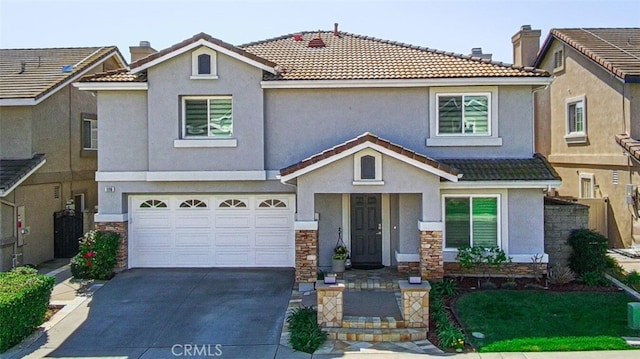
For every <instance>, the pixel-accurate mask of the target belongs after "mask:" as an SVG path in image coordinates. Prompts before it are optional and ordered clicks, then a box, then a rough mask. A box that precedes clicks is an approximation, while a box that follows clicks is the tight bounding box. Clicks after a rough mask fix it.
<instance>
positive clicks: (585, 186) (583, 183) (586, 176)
mask: <svg viewBox="0 0 640 359" xmlns="http://www.w3.org/2000/svg"><path fill="white" fill-rule="evenodd" d="M578 177H579V179H580V181H579V182H580V189H579V193H580V198H594V197H595V196H594V187H595V186H594V184H593V183H594V176H593V173H580V176H578Z"/></svg>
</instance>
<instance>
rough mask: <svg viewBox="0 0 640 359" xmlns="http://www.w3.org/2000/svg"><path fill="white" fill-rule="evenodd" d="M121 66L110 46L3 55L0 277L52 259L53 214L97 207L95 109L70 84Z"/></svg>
mask: <svg viewBox="0 0 640 359" xmlns="http://www.w3.org/2000/svg"><path fill="white" fill-rule="evenodd" d="M123 66H126V62H125V61H124V60H123V59H122V56H121V55H120V53H119V52H118V50H117V48H116V47H113V46H108V47H82V48H48V49H2V50H0V203H1V205H0V218H1V220H0V270H8V269H10V268H11V267H12V266H13V265H14V264H15V265H22V264H27V263H28V264H39V263H41V262H43V261H46V260H49V259H52V258H53V257H54V218H53V215H54V212H56V211H60V210H63V209H65V207H66V206H67V204H68V203H69V204H71V201H74V203H73V206H74V208H75V209H76V210H78V211H85V210H90V211H91V212H93V209H94V207H95V206H96V205H97V204H98V194H97V186H96V182H95V180H94V176H95V171H96V169H97V156H96V150H97V117H96V114H97V109H96V104H97V101H96V98H95V96H93V95H92V94H91V93H89V92H86V91H79V90H78V89H77V88H75V87H73V86H72V83H73V82H74V81H77V80H78V79H79V78H81V77H82V76H85V75H87V74H90V73H95V72H104V71H107V70H111V69H117V68H121V67H123ZM87 222H91V217H87ZM14 259H15V261H16V262H15V263H14Z"/></svg>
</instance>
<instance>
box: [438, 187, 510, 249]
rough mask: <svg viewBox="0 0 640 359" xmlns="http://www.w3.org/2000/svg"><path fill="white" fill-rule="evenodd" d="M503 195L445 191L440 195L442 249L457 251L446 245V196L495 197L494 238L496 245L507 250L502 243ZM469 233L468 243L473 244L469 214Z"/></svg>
mask: <svg viewBox="0 0 640 359" xmlns="http://www.w3.org/2000/svg"><path fill="white" fill-rule="evenodd" d="M503 197H504V196H503V195H502V194H500V193H446V194H443V195H442V202H441V203H442V249H443V250H444V251H457V250H458V248H457V247H447V233H446V232H447V208H446V199H447V198H471V199H473V198H496V199H497V203H496V210H497V213H496V219H497V227H498V228H497V231H496V233H497V235H498V238H496V246H497V247H498V248H500V249H502V250H504V251H505V252H506V251H507V249H506V246H505V245H503V242H502V239H503V238H502V237H503V236H502V231H503V228H502V215H503V214H502V206H503V202H504V201H506V198H504V199H503ZM469 203H470V205H472V204H471V203H473V200H472V201H470V202H469ZM470 233H471V237H470V238H469V245H470V246H473V216H471V223H470Z"/></svg>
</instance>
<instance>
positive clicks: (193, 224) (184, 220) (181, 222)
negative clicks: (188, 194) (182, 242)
mask: <svg viewBox="0 0 640 359" xmlns="http://www.w3.org/2000/svg"><path fill="white" fill-rule="evenodd" d="M189 212H191V211H189ZM194 212H195V211H194ZM198 212H199V213H198ZM210 227H211V216H209V215H208V214H206V213H205V214H203V213H202V212H200V211H197V212H196V213H180V214H178V215H176V228H177V229H188V228H210Z"/></svg>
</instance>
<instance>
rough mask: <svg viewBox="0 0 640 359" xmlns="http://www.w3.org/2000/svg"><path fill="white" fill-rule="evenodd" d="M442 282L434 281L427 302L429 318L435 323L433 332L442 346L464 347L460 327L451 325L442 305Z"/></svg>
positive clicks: (463, 338) (463, 337)
mask: <svg viewBox="0 0 640 359" xmlns="http://www.w3.org/2000/svg"><path fill="white" fill-rule="evenodd" d="M443 283H444V282H440V283H435V284H434V288H433V289H432V290H431V292H429V304H430V307H431V318H432V319H433V322H434V323H435V326H436V328H435V332H436V335H437V336H438V339H440V346H441V347H442V348H453V349H461V348H463V347H464V343H465V339H466V338H465V336H464V334H462V330H460V328H458V327H456V326H455V325H453V323H452V322H451V320H450V319H449V315H448V314H447V311H446V308H445V305H444V300H443V296H444V291H445V290H444V289H443Z"/></svg>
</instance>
